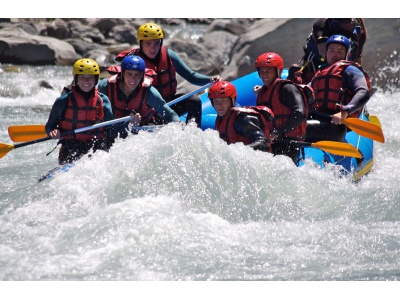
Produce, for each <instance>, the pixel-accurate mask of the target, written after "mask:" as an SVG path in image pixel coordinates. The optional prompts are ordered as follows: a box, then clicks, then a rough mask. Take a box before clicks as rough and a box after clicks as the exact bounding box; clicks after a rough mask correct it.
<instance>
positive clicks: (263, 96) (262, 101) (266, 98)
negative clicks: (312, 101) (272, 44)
mask: <svg viewBox="0 0 400 300" xmlns="http://www.w3.org/2000/svg"><path fill="white" fill-rule="evenodd" d="M284 84H294V83H293V82H292V81H290V80H285V79H281V78H277V79H276V80H275V82H274V84H273V85H272V86H271V87H270V88H267V87H266V86H265V85H264V86H263V87H262V88H261V89H260V91H259V92H258V95H257V105H263V106H267V107H269V108H270V109H271V110H272V111H273V112H274V115H275V117H274V119H273V120H272V121H271V122H272V126H273V129H275V128H279V127H280V126H282V124H284V123H285V122H286V121H287V120H288V119H289V117H290V116H291V114H292V112H291V110H290V108H289V107H287V106H285V105H283V104H282V103H281V102H280V91H281V89H282V87H283V85H284ZM294 85H295V86H296V87H297V88H298V89H299V90H300V91H301V93H302V95H303V102H304V105H305V107H306V115H307V116H308V110H309V104H308V102H309V99H308V98H309V95H308V94H309V93H311V94H312V93H313V91H312V89H309V90H308V91H307V92H306V91H305V90H304V89H307V88H308V87H307V86H305V85H297V84H294ZM311 97H312V95H311ZM306 126H307V122H306V121H304V122H302V123H301V124H300V125H299V126H297V127H296V128H294V129H293V130H291V131H289V132H287V133H286V136H287V137H290V138H296V139H299V140H301V141H303V140H304V139H305V137H306Z"/></svg>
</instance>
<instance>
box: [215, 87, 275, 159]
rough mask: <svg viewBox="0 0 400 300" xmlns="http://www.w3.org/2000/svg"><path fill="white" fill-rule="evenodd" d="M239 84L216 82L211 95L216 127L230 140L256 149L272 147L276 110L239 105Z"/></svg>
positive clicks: (229, 141)
mask: <svg viewBox="0 0 400 300" xmlns="http://www.w3.org/2000/svg"><path fill="white" fill-rule="evenodd" d="M236 97H237V93H236V88H235V86H234V85H233V84H232V83H230V82H228V81H219V82H216V83H214V84H213V85H212V86H211V88H210V89H209V91H208V98H209V99H210V101H211V104H212V106H213V107H214V109H215V110H216V111H217V114H218V116H217V118H216V120H215V129H216V130H217V131H218V132H219V135H220V137H221V139H223V140H224V141H226V142H227V143H228V144H234V143H238V142H242V143H243V144H245V145H249V146H250V147H251V148H253V149H254V150H260V151H264V152H270V151H271V142H270V140H269V128H270V126H271V125H270V124H269V123H270V120H271V119H272V118H273V113H272V111H271V110H270V109H268V108H267V107H252V106H247V107H236Z"/></svg>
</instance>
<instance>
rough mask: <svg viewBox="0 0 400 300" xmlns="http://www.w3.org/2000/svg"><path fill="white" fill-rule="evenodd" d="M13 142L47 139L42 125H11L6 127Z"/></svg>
mask: <svg viewBox="0 0 400 300" xmlns="http://www.w3.org/2000/svg"><path fill="white" fill-rule="evenodd" d="M8 135H9V136H10V138H11V140H12V141H13V142H29V141H33V140H37V139H41V138H45V137H47V134H46V131H45V129H44V125H13V126H10V127H8Z"/></svg>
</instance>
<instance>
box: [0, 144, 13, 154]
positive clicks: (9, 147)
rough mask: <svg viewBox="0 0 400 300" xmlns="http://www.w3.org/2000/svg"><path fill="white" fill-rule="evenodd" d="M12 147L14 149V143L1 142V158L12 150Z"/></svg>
mask: <svg viewBox="0 0 400 300" xmlns="http://www.w3.org/2000/svg"><path fill="white" fill-rule="evenodd" d="M12 149H14V145H9V144H2V143H0V158H2V157H3V156H4V155H6V154H7V153H8V152H10V151H11V150H12Z"/></svg>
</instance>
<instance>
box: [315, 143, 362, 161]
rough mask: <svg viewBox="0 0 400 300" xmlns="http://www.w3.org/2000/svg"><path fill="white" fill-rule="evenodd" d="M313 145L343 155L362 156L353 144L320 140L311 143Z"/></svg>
mask: <svg viewBox="0 0 400 300" xmlns="http://www.w3.org/2000/svg"><path fill="white" fill-rule="evenodd" d="M310 146H311V147H314V148H319V149H321V150H323V151H326V152H329V153H332V154H336V155H343V156H351V157H356V158H362V154H361V153H360V151H358V150H357V148H356V147H354V146H353V145H351V144H348V143H342V142H333V141H319V142H315V143H311V145H310Z"/></svg>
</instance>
